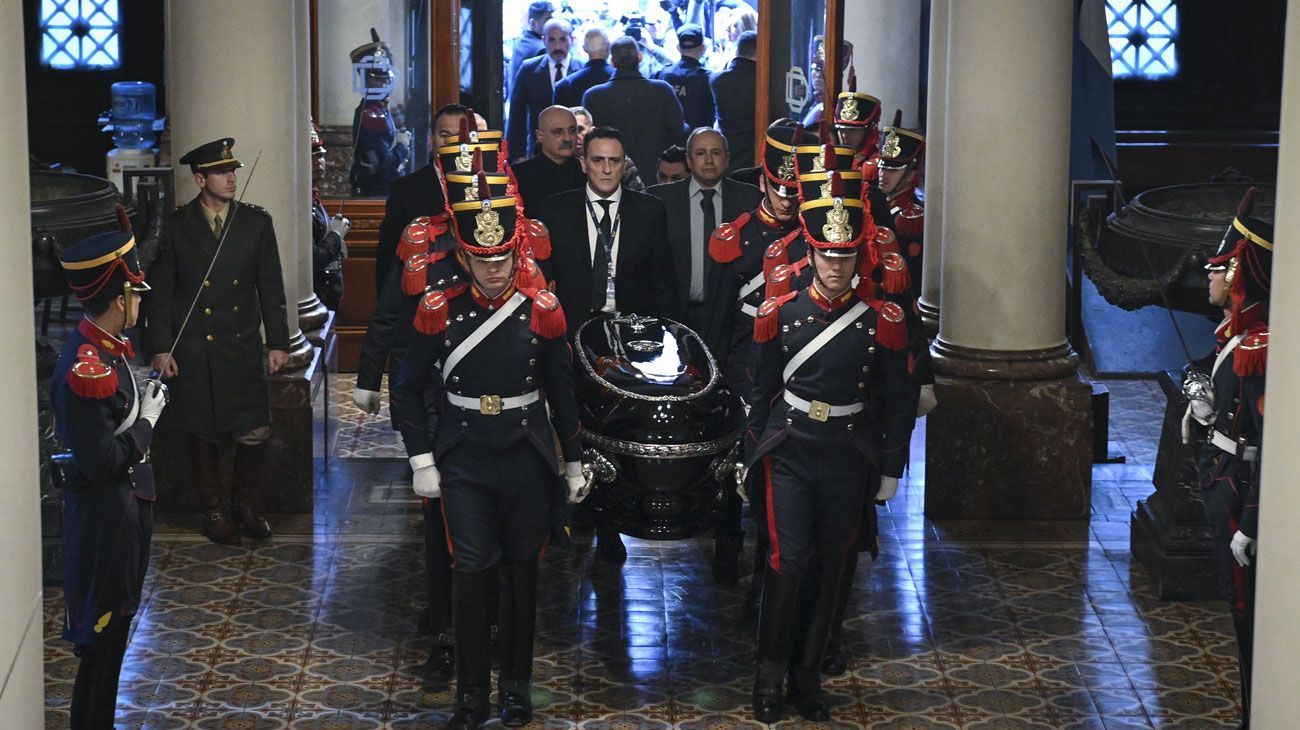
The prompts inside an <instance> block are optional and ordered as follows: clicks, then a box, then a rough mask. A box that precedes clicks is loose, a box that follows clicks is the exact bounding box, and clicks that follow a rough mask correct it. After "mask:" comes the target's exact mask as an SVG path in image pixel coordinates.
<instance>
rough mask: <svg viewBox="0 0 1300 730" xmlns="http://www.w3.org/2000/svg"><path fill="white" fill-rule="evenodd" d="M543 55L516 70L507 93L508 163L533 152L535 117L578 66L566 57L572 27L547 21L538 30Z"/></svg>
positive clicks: (548, 104)
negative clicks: (561, 82) (563, 80)
mask: <svg viewBox="0 0 1300 730" xmlns="http://www.w3.org/2000/svg"><path fill="white" fill-rule="evenodd" d="M542 35H543V36H544V38H545V40H546V53H544V54H542V55H540V56H537V57H536V58H530V59H528V60H527V61H524V62H523V63H522V64H520V66H519V73H518V74H517V75H516V76H515V83H514V88H513V89H511V91H510V126H509V127H508V128H507V129H506V141H507V142H508V143H509V144H510V157H511V160H512V161H515V160H523V159H526V158H527V157H528V156H529V155H532V154H534V153H535V152H536V147H535V146H534V145H533V144H532V141H533V135H534V132H535V131H536V130H537V117H538V116H539V115H540V114H541V113H542V110H543V109H545V108H546V107H548V106H551V103H552V101H553V100H554V99H555V84H557V83H559V82H560V80H561V79H563V78H564V77H565V76H568V75H569V74H572V73H576V72H577V71H578V62H577V61H576V60H575V59H573V58H570V57H569V46H570V45H571V44H572V43H573V27H572V26H570V25H569V21H567V20H564V19H563V18H551V19H550V20H548V21H546V27H545V28H544V29H543V30H542Z"/></svg>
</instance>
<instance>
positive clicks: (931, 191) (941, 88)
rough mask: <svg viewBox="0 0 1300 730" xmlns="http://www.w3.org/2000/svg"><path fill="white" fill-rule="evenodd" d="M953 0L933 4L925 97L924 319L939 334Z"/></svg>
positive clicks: (929, 330)
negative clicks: (950, 16) (928, 74)
mask: <svg viewBox="0 0 1300 730" xmlns="http://www.w3.org/2000/svg"><path fill="white" fill-rule="evenodd" d="M951 4H952V3H951V0H932V1H931V3H930V62H929V67H930V76H929V82H928V83H927V84H926V98H925V110H926V120H925V179H924V182H925V258H924V259H923V260H922V262H921V272H920V276H921V299H920V301H918V302H917V306H918V307H919V308H920V310H921V321H922V323H923V324H924V326H925V333H926V335H928V336H929V337H931V338H933V337H934V336H935V335H937V334H938V333H939V304H940V301H939V298H940V291H941V278H942V276H943V169H944V168H943V151H944V137H945V131H946V130H945V127H944V125H945V124H946V123H947V119H948V115H947V113H946V107H947V94H948V33H949V25H948V12H949V6H950V5H951Z"/></svg>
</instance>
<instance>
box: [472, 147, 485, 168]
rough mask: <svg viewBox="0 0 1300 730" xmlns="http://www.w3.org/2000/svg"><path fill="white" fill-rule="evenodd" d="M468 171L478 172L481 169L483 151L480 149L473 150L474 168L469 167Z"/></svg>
mask: <svg viewBox="0 0 1300 730" xmlns="http://www.w3.org/2000/svg"><path fill="white" fill-rule="evenodd" d="M470 169H471V170H473V171H474V172H478V171H479V170H482V169H483V150H480V149H475V150H474V166H473V167H471V168H470Z"/></svg>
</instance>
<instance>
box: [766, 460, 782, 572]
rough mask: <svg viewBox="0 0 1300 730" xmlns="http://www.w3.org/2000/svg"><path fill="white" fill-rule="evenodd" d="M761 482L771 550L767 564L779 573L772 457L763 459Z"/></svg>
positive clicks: (779, 552) (778, 545)
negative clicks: (763, 490)
mask: <svg viewBox="0 0 1300 730" xmlns="http://www.w3.org/2000/svg"><path fill="white" fill-rule="evenodd" d="M763 481H764V482H765V484H764V486H765V488H766V492H767V494H766V499H767V541H768V544H769V545H770V546H771V550H772V554H771V555H770V556H768V559H767V562H768V565H771V566H772V570H775V571H776V572H778V573H780V572H781V543H780V541H779V540H777V538H776V512H775V511H774V510H773V509H772V457H770V456H764V457H763Z"/></svg>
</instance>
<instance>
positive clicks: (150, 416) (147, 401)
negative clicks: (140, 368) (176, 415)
mask: <svg viewBox="0 0 1300 730" xmlns="http://www.w3.org/2000/svg"><path fill="white" fill-rule="evenodd" d="M166 405H167V386H165V385H163V384H162V383H161V382H159V381H157V380H146V381H144V390H142V391H140V417H141V418H143V419H144V420H146V421H148V422H149V425H150V426H157V425H158V416H161V415H162V412H163V408H164V407H166Z"/></svg>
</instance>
